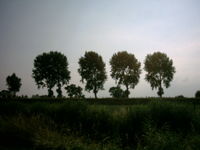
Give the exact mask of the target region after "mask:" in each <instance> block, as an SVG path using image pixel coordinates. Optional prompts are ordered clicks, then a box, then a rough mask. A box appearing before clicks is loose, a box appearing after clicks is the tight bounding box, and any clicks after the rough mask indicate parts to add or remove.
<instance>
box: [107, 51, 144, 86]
mask: <svg viewBox="0 0 200 150" xmlns="http://www.w3.org/2000/svg"><path fill="white" fill-rule="evenodd" d="M110 65H111V77H112V78H114V79H115V80H116V82H117V83H118V85H120V84H123V85H125V86H129V85H130V87H131V88H135V86H136V85H137V84H138V82H139V78H140V74H141V69H140V66H141V64H140V62H139V61H138V60H137V59H136V58H135V56H134V55H133V54H129V53H127V52H126V51H122V52H118V53H116V54H114V55H113V56H112V58H111V59H110Z"/></svg>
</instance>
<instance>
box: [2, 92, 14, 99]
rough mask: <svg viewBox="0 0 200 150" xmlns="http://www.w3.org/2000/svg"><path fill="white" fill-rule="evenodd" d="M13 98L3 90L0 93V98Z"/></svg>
mask: <svg viewBox="0 0 200 150" xmlns="http://www.w3.org/2000/svg"><path fill="white" fill-rule="evenodd" d="M11 97H12V95H11V93H10V92H9V91H7V90H2V91H1V92H0V98H11Z"/></svg>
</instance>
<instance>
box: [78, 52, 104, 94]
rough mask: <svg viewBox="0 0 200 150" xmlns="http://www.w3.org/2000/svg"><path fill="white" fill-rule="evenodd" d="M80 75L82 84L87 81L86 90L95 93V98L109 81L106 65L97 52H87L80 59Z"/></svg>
mask: <svg viewBox="0 0 200 150" xmlns="http://www.w3.org/2000/svg"><path fill="white" fill-rule="evenodd" d="M78 72H79V74H80V75H81V77H82V80H81V81H82V82H84V81H86V85H85V90H87V91H89V92H90V91H93V93H94V95H95V98H97V93H98V91H99V90H102V89H103V85H104V83H105V81H106V79H107V76H106V70H105V63H104V62H103V59H102V57H101V56H100V55H98V54H97V53H96V52H93V51H89V52H85V55H84V56H83V57H81V58H80V59H79V69H78Z"/></svg>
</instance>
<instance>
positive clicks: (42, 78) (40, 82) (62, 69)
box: [32, 51, 70, 97]
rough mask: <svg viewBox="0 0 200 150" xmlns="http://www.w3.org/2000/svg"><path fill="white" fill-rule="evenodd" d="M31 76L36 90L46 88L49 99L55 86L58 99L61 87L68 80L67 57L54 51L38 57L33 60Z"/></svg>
mask: <svg viewBox="0 0 200 150" xmlns="http://www.w3.org/2000/svg"><path fill="white" fill-rule="evenodd" d="M32 76H33V78H34V79H35V82H36V84H37V86H38V88H40V87H42V88H43V87H47V88H48V96H49V97H52V96H53V91H52V88H53V87H54V86H55V85H57V87H58V88H57V90H56V91H57V93H58V97H62V90H61V87H62V86H63V85H64V84H67V83H68V82H69V80H70V72H69V71H68V61H67V57H66V56H65V55H64V54H62V53H60V52H56V51H51V52H49V53H43V54H41V55H38V56H37V57H36V58H35V60H34V68H33V73H32Z"/></svg>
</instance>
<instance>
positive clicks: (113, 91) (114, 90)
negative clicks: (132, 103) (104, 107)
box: [109, 86, 126, 98]
mask: <svg viewBox="0 0 200 150" xmlns="http://www.w3.org/2000/svg"><path fill="white" fill-rule="evenodd" d="M109 92H110V95H111V96H112V97H113V98H123V97H126V95H125V94H126V93H125V92H124V91H123V90H122V89H121V88H120V87H119V86H117V87H111V88H110V89H109Z"/></svg>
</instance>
